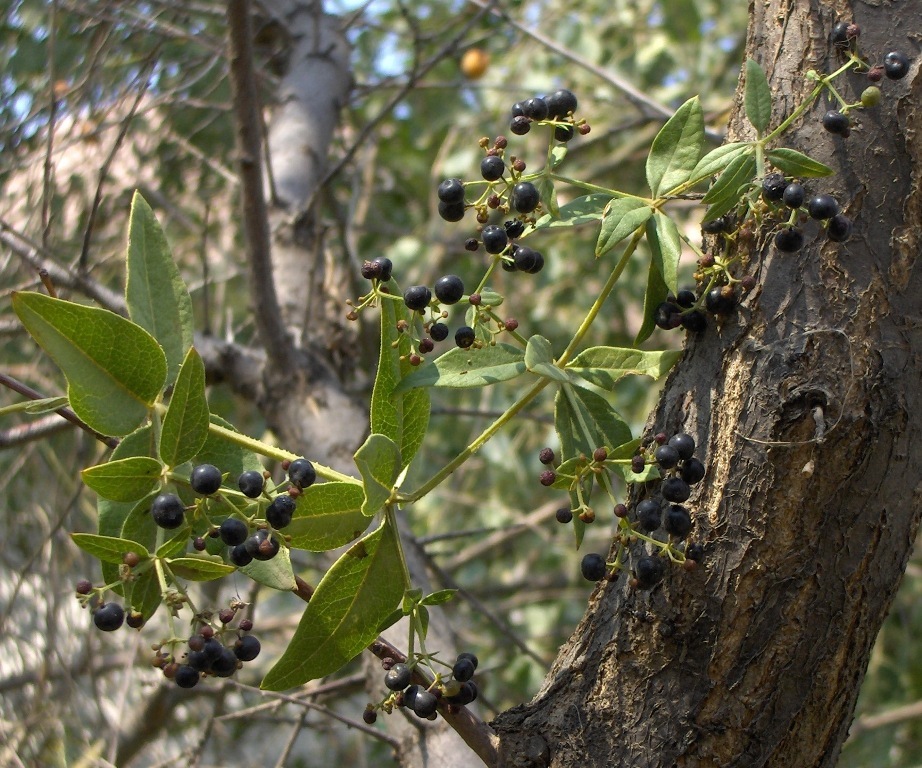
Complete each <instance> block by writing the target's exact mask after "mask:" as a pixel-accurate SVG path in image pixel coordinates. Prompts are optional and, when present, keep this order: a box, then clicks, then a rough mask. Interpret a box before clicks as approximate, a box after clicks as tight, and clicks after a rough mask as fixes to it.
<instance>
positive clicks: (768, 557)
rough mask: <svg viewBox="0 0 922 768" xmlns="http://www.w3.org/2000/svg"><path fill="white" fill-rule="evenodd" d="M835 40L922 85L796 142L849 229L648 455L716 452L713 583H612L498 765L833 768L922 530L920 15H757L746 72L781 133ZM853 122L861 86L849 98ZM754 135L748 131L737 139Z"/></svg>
mask: <svg viewBox="0 0 922 768" xmlns="http://www.w3.org/2000/svg"><path fill="white" fill-rule="evenodd" d="M838 19H846V20H852V19H853V20H854V21H855V22H857V23H858V24H859V25H860V27H861V41H860V43H861V49H862V51H863V52H865V53H867V54H868V55H870V56H871V57H873V58H874V59H876V60H877V61H881V60H882V59H883V56H884V54H885V53H886V52H887V51H889V50H893V49H901V50H904V51H905V52H907V53H908V54H909V55H910V56H911V57H915V61H914V64H913V66H912V68H911V70H910V73H909V74H908V76H907V77H906V78H905V79H904V80H901V81H899V82H897V83H894V82H885V83H884V94H885V96H884V101H883V103H882V104H881V105H880V107H879V108H878V109H876V110H869V111H867V112H862V113H860V117H859V121H860V127H859V128H857V129H856V130H854V131H853V133H852V136H851V137H850V138H849V139H847V140H843V139H841V138H838V137H833V136H831V135H830V134H828V133H825V132H824V131H823V130H822V128H821V127H820V125H819V115H821V114H822V113H823V111H825V109H827V108H828V107H827V106H825V104H824V103H819V104H817V105H816V107H815V109H814V110H813V112H812V113H811V114H810V115H808V116H807V118H806V120H805V121H804V122H802V123H801V124H800V125H799V126H797V127H796V129H795V130H794V132H793V133H792V134H791V135H790V136H789V138H788V139H787V141H786V144H787V145H788V146H792V147H794V148H795V149H802V150H807V151H809V153H810V154H811V155H813V156H815V157H817V158H818V159H820V160H822V161H824V162H826V163H828V164H829V165H831V166H832V167H833V168H835V169H836V170H837V175H836V176H835V177H833V178H831V179H823V180H817V181H815V182H811V183H809V184H808V187H809V188H810V189H812V190H822V191H828V192H831V193H833V194H835V195H836V196H837V198H838V199H839V201H840V202H841V203H842V207H843V209H844V211H845V212H846V213H847V214H848V215H849V216H850V217H852V218H853V219H854V220H855V222H856V227H855V234H854V235H853V237H852V238H851V240H850V241H849V242H848V243H846V244H844V245H836V244H834V243H830V242H827V241H826V239H825V237H823V236H822V234H821V233H819V232H817V228H816V227H814V228H813V229H811V230H809V231H810V232H812V233H814V234H815V235H816V236H815V237H812V236H810V237H808V244H807V246H806V247H805V248H804V249H803V250H802V251H801V252H800V253H798V254H780V253H778V252H777V251H776V250H774V248H773V247H772V246H771V245H770V237H769V233H767V232H762V233H760V234H759V237H758V239H757V242H756V243H755V244H754V245H753V247H752V248H751V249H750V254H749V255H750V257H751V261H750V266H749V269H750V271H752V272H753V274H755V275H756V277H757V279H758V287H757V288H756V290H755V291H753V292H752V293H751V294H750V295H749V297H748V298H747V299H746V300H745V301H744V302H743V306H742V308H741V310H740V312H739V313H738V315H737V317H735V318H733V319H731V320H729V321H727V322H725V323H723V324H722V325H717V326H715V325H713V324H712V325H711V327H710V328H709V329H708V331H707V332H706V333H705V334H703V335H702V336H701V337H700V338H698V339H694V340H690V341H689V343H688V347H687V351H686V354H685V356H684V359H683V360H681V361H680V363H679V364H678V366H677V368H676V370H675V371H674V373H673V374H672V376H671V378H670V379H669V381H668V383H667V385H666V388H665V392H664V394H663V397H662V400H661V402H660V404H659V406H658V408H657V409H656V411H655V413H654V414H653V415H652V416H651V419H650V422H649V430H648V433H649V432H652V431H654V430H655V431H659V430H665V431H667V432H670V433H671V432H675V431H678V430H680V429H684V430H685V431H688V432H690V433H691V434H692V435H694V436H695V438H696V440H697V441H698V444H699V446H702V447H703V448H704V449H705V450H706V453H707V458H706V463H707V466H708V473H707V477H706V479H705V481H704V482H703V483H702V484H701V485H700V486H699V488H700V490H698V491H697V492H696V495H695V496H693V497H692V499H691V501H690V504H692V505H693V509H694V510H695V515H694V517H695V526H696V533H695V538H696V539H697V540H699V541H701V542H702V543H703V544H704V546H705V553H706V554H705V559H704V562H703V567H701V568H699V569H698V570H697V571H696V572H693V573H684V572H682V571H681V570H679V569H672V571H671V572H669V574H668V575H667V577H666V579H665V581H664V583H663V584H661V585H660V586H659V587H658V588H657V589H655V590H654V591H652V592H641V591H632V590H631V589H630V588H629V587H628V586H626V584H625V582H626V579H625V577H623V576H622V577H621V578H620V579H618V580H616V581H614V582H611V583H603V585H602V586H600V587H599V588H598V589H596V591H595V592H594V593H593V595H592V598H591V600H590V605H589V609H588V611H587V613H586V615H585V617H584V619H583V621H582V622H581V623H580V625H579V626H578V627H577V629H576V631H575V632H574V633H573V635H572V637H571V639H570V640H569V642H568V643H567V644H566V645H565V646H564V648H563V649H562V650H561V653H560V655H559V657H558V659H557V661H556V662H555V664H554V665H553V668H552V669H551V670H550V673H549V674H548V676H547V679H546V681H545V683H544V685H543V687H542V689H541V690H540V692H539V693H538V694H537V695H536V697H535V698H534V700H533V701H532V702H531V703H529V704H527V705H524V706H521V707H517V708H515V709H513V710H510V711H508V712H506V713H504V714H503V715H501V716H500V717H499V718H498V719H497V721H496V722H495V723H494V726H495V728H496V729H497V731H498V732H499V734H500V737H501V743H502V758H501V761H500V762H501V764H502V765H503V766H538V765H541V766H543V765H550V766H555V767H561V768H562V767H565V766H576V765H579V766H581V768H583V767H585V766H615V765H631V766H635V768H642V767H644V766H683V767H685V766H723V767H726V766H746V767H747V768H753V767H754V766H785V768H795V767H797V766H832V765H834V764H835V763H836V760H837V757H838V755H839V751H840V748H841V745H842V743H843V741H844V740H845V737H846V735H847V733H848V728H849V724H850V721H851V718H852V715H853V711H854V706H855V701H856V698H857V694H858V688H859V685H860V683H861V680H862V677H863V675H864V672H865V668H866V666H867V662H868V658H869V655H870V652H871V647H872V645H873V643H874V638H875V636H876V634H877V632H878V630H879V628H880V625H881V623H882V621H883V619H884V617H885V615H886V613H887V610H888V607H889V605H890V603H891V599H892V597H893V595H894V593H895V592H896V589H897V586H898V584H899V582H900V578H901V575H902V573H903V570H904V568H905V565H906V561H907V558H908V556H909V553H910V549H911V547H912V544H913V541H914V540H915V537H916V531H917V527H918V523H919V520H920V515H922V505H920V493H922V454H920V452H919V451H917V450H913V447H914V446H915V445H917V444H918V442H919V440H920V439H922V434H920V433H922V403H920V393H922V390H920V387H919V384H918V382H919V379H920V375H922V355H920V353H922V347H920V344H922V336H920V334H919V321H920V318H922V291H920V287H922V280H920V275H919V273H918V272H916V271H915V269H914V267H915V263H914V262H915V259H916V256H917V254H918V252H919V246H920V242H919V241H920V232H922V229H920V227H922V188H920V169H922V133H920V128H919V126H920V125H922V123H920V119H922V114H920V111H922V77H920V76H919V65H918V61H919V59H918V46H917V44H916V40H915V39H914V38H913V37H911V36H910V35H909V33H908V31H910V30H919V29H922V7H920V5H919V4H918V3H892V4H891V3H880V2H854V3H849V2H821V1H820V0H797V1H796V2H790V1H789V0H755V2H753V3H752V4H751V23H750V28H749V35H748V41H747V51H748V55H750V56H751V57H753V58H755V59H756V60H757V61H759V63H761V64H762V66H763V67H764V68H765V70H766V72H767V73H768V76H769V79H770V82H771V85H772V89H773V91H774V94H775V98H776V101H775V109H774V119H775V124H777V122H778V121H780V119H781V118H782V117H783V116H785V115H787V114H790V112H791V110H793V108H794V107H795V106H796V105H797V103H799V99H802V98H803V96H804V95H805V94H806V93H807V92H808V91H809V89H810V87H811V84H810V83H808V82H806V81H805V79H804V75H805V73H806V72H807V70H809V69H811V68H815V69H817V70H818V71H831V68H834V67H835V66H837V63H838V62H840V61H841V59H840V58H839V57H838V55H837V54H836V52H835V51H833V50H831V48H830V45H829V42H828V41H829V33H830V30H831V29H832V26H833V24H834V23H835V22H836V21H837V20H838ZM843 80H844V81H847V85H846V84H844V83H843V87H844V91H845V93H846V94H847V98H848V99H849V100H852V101H854V100H857V97H858V95H859V94H860V92H861V90H862V89H863V88H864V86H865V85H867V82H866V81H865V80H864V78H863V77H862V76H859V75H854V76H850V77H849V78H843ZM745 130H746V128H745V123H744V120H743V118H742V116H741V109H740V108H737V110H736V112H735V114H734V117H733V120H732V125H731V133H735V134H736V135H737V136H739V135H740V134H741V133H743V132H744V131H745Z"/></svg>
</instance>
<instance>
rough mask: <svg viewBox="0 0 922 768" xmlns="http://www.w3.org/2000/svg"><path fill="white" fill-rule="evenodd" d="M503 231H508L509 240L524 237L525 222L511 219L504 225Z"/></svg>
mask: <svg viewBox="0 0 922 768" xmlns="http://www.w3.org/2000/svg"><path fill="white" fill-rule="evenodd" d="M503 229H505V230H506V234H507V235H509V239H510V240H514V239H515V238H517V237H521V236H522V233H523V232H524V231H525V222H523V221H521V220H520V219H509V221H507V222H505V223H504V224H503Z"/></svg>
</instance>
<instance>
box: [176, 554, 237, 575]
mask: <svg viewBox="0 0 922 768" xmlns="http://www.w3.org/2000/svg"><path fill="white" fill-rule="evenodd" d="M167 565H169V567H170V570H171V571H172V572H173V575H174V576H178V577H179V578H181V579H187V580H189V581H214V580H215V579H220V578H222V577H223V576H227V575H228V574H231V573H233V572H234V571H236V570H237V568H236V567H235V566H233V565H229V564H228V563H225V562H224V561H223V560H221V558H220V557H219V558H217V559H214V558H212V557H209V556H207V555H189V556H188V557H177V558H174V559H172V560H168V561H167Z"/></svg>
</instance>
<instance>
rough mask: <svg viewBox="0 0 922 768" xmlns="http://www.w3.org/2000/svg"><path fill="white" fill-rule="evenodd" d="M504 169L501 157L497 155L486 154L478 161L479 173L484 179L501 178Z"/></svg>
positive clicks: (504, 165)
mask: <svg viewBox="0 0 922 768" xmlns="http://www.w3.org/2000/svg"><path fill="white" fill-rule="evenodd" d="M505 170H506V164H505V163H504V162H503V158H501V157H498V156H497V155H487V156H486V157H485V158H484V159H483V160H481V161H480V175H481V176H483V178H484V180H485V181H496V180H497V179H499V178H501V177H502V175H503V173H504V172H505Z"/></svg>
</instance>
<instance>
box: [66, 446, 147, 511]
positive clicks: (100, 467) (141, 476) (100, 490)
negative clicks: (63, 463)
mask: <svg viewBox="0 0 922 768" xmlns="http://www.w3.org/2000/svg"><path fill="white" fill-rule="evenodd" d="M162 472H163V465H162V464H161V463H160V462H159V461H157V460H156V459H151V458H148V457H146V456H132V457H130V458H127V459H119V460H116V461H108V462H106V463H105V464H97V465H96V466H95V467H88V468H87V469H84V470H83V471H82V472H81V473H80V475H81V477H82V478H83V482H84V483H86V484H87V486H89V487H90V488H92V489H93V490H94V491H95V492H96V493H97V494H99V495H100V496H102V497H103V498H104V499H111V500H112V501H137V500H138V499H141V498H143V497H144V496H146V495H147V494H148V493H150V492H151V491H152V490H153V489H154V488H155V487H156V486H157V483H158V481H159V480H160V475H161V473H162Z"/></svg>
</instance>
